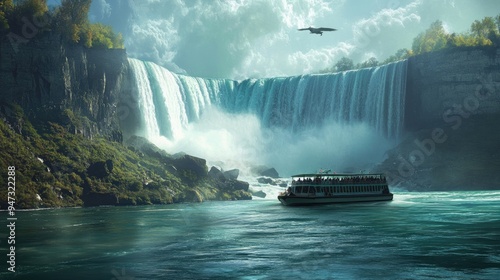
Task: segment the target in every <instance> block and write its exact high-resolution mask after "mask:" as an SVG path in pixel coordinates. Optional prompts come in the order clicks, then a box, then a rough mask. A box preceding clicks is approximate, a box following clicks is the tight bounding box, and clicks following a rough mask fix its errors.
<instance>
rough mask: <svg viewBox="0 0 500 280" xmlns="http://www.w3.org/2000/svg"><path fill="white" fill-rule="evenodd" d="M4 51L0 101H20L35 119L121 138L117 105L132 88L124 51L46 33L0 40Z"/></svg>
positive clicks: (0, 58)
mask: <svg viewBox="0 0 500 280" xmlns="http://www.w3.org/2000/svg"><path fill="white" fill-rule="evenodd" d="M0 52H1V56H0V80H1V81H2V91H1V92H0V100H2V101H4V102H11V103H16V104H19V105H20V106H21V107H22V108H23V110H24V112H25V114H26V116H27V117H28V118H29V119H30V120H32V121H53V122H57V123H60V124H63V125H64V124H65V122H66V124H67V125H68V126H70V127H69V128H70V129H71V130H73V131H74V132H75V133H79V134H83V135H84V136H85V137H88V138H92V137H93V136H94V135H97V134H99V135H103V136H106V137H107V138H108V139H111V140H114V141H122V132H121V129H120V124H119V122H120V120H119V116H118V110H119V108H118V104H119V99H120V95H124V94H125V92H126V91H128V90H130V89H131V88H132V87H131V86H130V84H129V73H128V60H127V54H126V52H125V50H123V49H113V50H107V49H93V48H92V49H87V48H85V47H83V46H80V45H74V44H70V43H65V42H63V41H62V39H61V37H60V36H59V35H57V34H55V33H51V32H46V33H43V34H40V35H38V36H37V37H36V38H34V39H32V40H29V41H28V42H27V43H25V44H18V45H16V46H15V48H14V47H13V45H11V42H10V41H9V40H2V41H1V43H0ZM65 118H66V120H65Z"/></svg>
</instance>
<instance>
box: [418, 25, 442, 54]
mask: <svg viewBox="0 0 500 280" xmlns="http://www.w3.org/2000/svg"><path fill="white" fill-rule="evenodd" d="M448 36H449V35H448V34H447V33H446V31H445V30H444V27H443V22H441V21H440V20H437V21H435V22H433V23H432V24H431V26H430V27H429V29H427V30H426V31H425V32H423V33H420V34H418V36H417V37H416V38H415V39H413V44H412V51H413V53H414V54H421V53H425V52H431V51H436V50H439V49H442V48H445V47H446V45H447V42H448Z"/></svg>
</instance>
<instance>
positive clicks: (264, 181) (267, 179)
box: [257, 177, 276, 186]
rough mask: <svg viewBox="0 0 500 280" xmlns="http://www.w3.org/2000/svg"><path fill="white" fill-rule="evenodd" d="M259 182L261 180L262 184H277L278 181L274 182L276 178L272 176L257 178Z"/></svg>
mask: <svg viewBox="0 0 500 280" xmlns="http://www.w3.org/2000/svg"><path fill="white" fill-rule="evenodd" d="M257 182H259V183H261V184H269V185H273V186H276V182H274V180H273V179H271V178H265V177H259V178H257Z"/></svg>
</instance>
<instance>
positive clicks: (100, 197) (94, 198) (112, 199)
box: [83, 192, 119, 206]
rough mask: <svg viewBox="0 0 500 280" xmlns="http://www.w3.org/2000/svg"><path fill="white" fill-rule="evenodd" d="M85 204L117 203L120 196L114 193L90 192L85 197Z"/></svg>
mask: <svg viewBox="0 0 500 280" xmlns="http://www.w3.org/2000/svg"><path fill="white" fill-rule="evenodd" d="M83 202H84V205H85V206H100V205H117V204H118V203H119V200H118V196H117V195H116V194H114V193H97V192H90V193H88V194H86V195H85V196H84V197H83Z"/></svg>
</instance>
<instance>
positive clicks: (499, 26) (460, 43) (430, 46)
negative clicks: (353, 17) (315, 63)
mask: <svg viewBox="0 0 500 280" xmlns="http://www.w3.org/2000/svg"><path fill="white" fill-rule="evenodd" d="M477 46H495V47H500V14H499V15H497V16H496V17H485V18H483V19H482V20H475V21H474V22H473V23H472V24H471V27H470V30H469V31H468V32H465V33H461V34H457V33H451V34H450V33H447V32H446V30H445V28H444V26H443V22H442V21H440V20H437V21H435V22H433V23H432V24H431V25H430V27H429V28H428V29H427V30H425V31H424V32H422V33H420V34H419V35H417V37H415V38H414V39H413V44H412V47H411V50H409V49H406V48H403V49H399V50H398V51H397V52H396V53H395V54H394V55H392V56H390V57H388V58H387V59H386V60H384V61H383V62H382V63H379V62H378V60H377V59H376V58H375V57H371V58H370V59H368V60H367V61H364V62H362V63H358V64H354V62H353V60H352V59H350V58H347V57H342V58H341V59H340V60H339V61H338V62H337V63H336V64H335V65H334V66H333V67H332V68H329V69H325V70H323V71H321V72H323V73H326V72H340V71H347V70H352V69H359V68H366V67H375V66H378V65H383V64H387V63H391V62H394V61H398V60H402V59H406V58H408V57H410V56H414V55H418V54H422V53H426V52H432V51H437V50H441V49H446V48H456V47H477Z"/></svg>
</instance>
